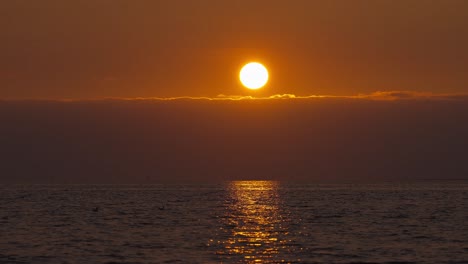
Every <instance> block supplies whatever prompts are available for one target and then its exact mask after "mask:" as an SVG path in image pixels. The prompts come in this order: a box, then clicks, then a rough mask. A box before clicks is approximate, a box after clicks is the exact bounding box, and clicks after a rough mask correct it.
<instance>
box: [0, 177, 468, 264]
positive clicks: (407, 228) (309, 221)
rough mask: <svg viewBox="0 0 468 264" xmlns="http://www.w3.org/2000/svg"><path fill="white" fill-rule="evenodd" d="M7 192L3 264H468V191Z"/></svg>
mask: <svg viewBox="0 0 468 264" xmlns="http://www.w3.org/2000/svg"><path fill="white" fill-rule="evenodd" d="M0 191H1V192H0V263H281V262H287V263H288V262H289V263H468V184H467V183H466V182H465V183H463V182H461V183H456V182H454V183H437V182H433V183H424V184H377V185H364V184H362V185H312V184H311V185H292V184H284V183H280V182H269V181H257V182H230V183H225V184H217V185H214V184H213V185H147V186H139V185H120V186H114V185H92V186H90V185H35V186H19V185H15V186H2V187H0Z"/></svg>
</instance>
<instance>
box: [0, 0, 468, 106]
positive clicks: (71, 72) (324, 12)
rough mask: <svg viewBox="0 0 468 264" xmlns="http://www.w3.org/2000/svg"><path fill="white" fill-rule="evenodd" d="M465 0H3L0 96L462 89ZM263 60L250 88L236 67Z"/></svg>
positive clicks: (467, 63) (466, 55) (466, 56)
mask: <svg viewBox="0 0 468 264" xmlns="http://www.w3.org/2000/svg"><path fill="white" fill-rule="evenodd" d="M467 10H468V1H465V0H444V1H441V0H410V1H392V0H379V1H375V0H368V1H364V0H353V1H341V0H336V1H335V0H326V1H325V0H324V1H313V0H291V1H282V0H281V1H280V0H268V1H267V0H250V1H248V0H236V1H234V0H223V1H219V0H197V1H193V0H167V1H162V0H139V1H124V0H101V1H78V0H69V1H58V0H56V1H53V0H42V1H20V0H19V1H2V3H0V32H2V34H1V35H0V58H1V59H0V98H96V97H172V96H217V95H219V94H225V95H254V96H270V95H273V94H283V93H288V94H295V95H304V96H305V95H314V94H329V95H355V94H360V93H372V92H374V91H393V90H408V91H410V90H414V91H425V92H433V93H466V92H468V86H467V84H468V74H467V69H468V49H467V48H466V47H468V16H467V15H466V14H467ZM250 60H258V61H261V62H263V63H265V64H266V65H267V66H268V67H269V69H270V73H271V82H270V84H269V85H268V86H267V87H266V88H265V89H263V90H262V91H257V92H252V91H248V90H246V89H244V88H242V87H241V85H240V84H239V82H238V80H237V74H238V70H239V68H240V67H241V65H242V64H243V63H245V62H248V61H250Z"/></svg>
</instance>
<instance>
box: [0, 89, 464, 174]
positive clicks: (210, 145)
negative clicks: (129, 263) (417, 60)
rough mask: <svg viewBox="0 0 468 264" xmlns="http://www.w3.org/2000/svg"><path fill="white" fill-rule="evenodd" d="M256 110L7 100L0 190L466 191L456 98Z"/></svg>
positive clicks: (0, 140) (380, 98) (289, 98)
mask: <svg viewBox="0 0 468 264" xmlns="http://www.w3.org/2000/svg"><path fill="white" fill-rule="evenodd" d="M192 99H198V100H192ZM255 99H259V98H247V97H233V96H219V97H216V98H189V97H183V98H164V99H163V98H152V99H135V98H133V99H130V98H129V99H125V100H124V99H108V100H78V101H72V102H63V101H41V100H31V101H27V100H23V101H15V100H4V101H1V102H0V124H1V133H2V136H1V137H0V183H155V182H194V181H195V182H200V181H203V182H213V181H225V180H234V179H275V180H284V181H301V182H302V181H306V182H355V181H395V180H397V181H400V180H425V179H468V176H467V175H468V162H467V158H466V157H468V152H467V149H468V147H467V146H468V138H467V136H466V135H468V98H467V97H466V96H464V95H432V94H422V93H413V92H379V93H374V94H372V95H362V96H352V97H330V96H324V97H320V98H319V97H300V96H293V95H278V96H273V97H268V98H263V99H277V100H255ZM301 99H303V100H301ZM306 99H307V100H306ZM419 99H421V100H419Z"/></svg>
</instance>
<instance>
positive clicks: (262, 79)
mask: <svg viewBox="0 0 468 264" xmlns="http://www.w3.org/2000/svg"><path fill="white" fill-rule="evenodd" d="M239 78H240V81H241V83H242V84H243V85H244V86H245V87H246V88H249V89H252V90H257V89H260V88H262V87H263V86H265V84H267V82H268V78H269V75H268V70H267V69H266V68H265V66H263V65H262V64H261V63H258V62H251V63H248V64H246V65H245V66H244V67H243V68H242V70H241V71H240V74H239Z"/></svg>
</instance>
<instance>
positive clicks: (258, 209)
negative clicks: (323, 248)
mask: <svg viewBox="0 0 468 264" xmlns="http://www.w3.org/2000/svg"><path fill="white" fill-rule="evenodd" d="M278 185H279V183H277V182H272V181H238V182H231V183H230V185H229V195H230V201H229V204H228V205H227V207H228V210H227V215H226V217H225V218H224V220H225V226H226V229H227V230H226V231H227V234H226V240H225V241H224V242H223V249H222V250H221V251H220V252H218V254H219V255H223V256H225V257H227V258H228V259H231V260H234V261H240V260H241V259H242V261H244V262H247V263H268V262H272V261H275V262H278V261H279V262H281V259H278V257H279V254H280V251H282V250H286V249H287V248H286V241H285V240H283V239H281V237H284V236H285V235H287V230H286V229H285V228H284V226H283V222H284V219H283V216H282V215H281V213H280V204H281V203H280V198H279V195H278Z"/></svg>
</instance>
